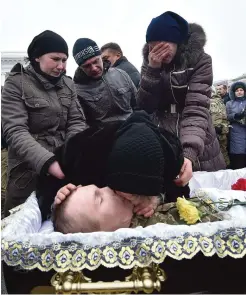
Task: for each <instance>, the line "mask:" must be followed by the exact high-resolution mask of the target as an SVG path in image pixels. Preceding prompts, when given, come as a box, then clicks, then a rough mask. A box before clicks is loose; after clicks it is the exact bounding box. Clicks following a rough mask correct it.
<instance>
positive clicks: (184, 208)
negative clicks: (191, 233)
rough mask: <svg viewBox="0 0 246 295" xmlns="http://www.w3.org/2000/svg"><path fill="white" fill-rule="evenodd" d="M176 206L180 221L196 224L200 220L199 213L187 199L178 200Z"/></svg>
mask: <svg viewBox="0 0 246 295" xmlns="http://www.w3.org/2000/svg"><path fill="white" fill-rule="evenodd" d="M176 206H177V209H178V212H179V216H180V219H181V220H184V221H185V222H186V223H187V224H194V223H196V222H197V221H198V220H200V216H199V211H198V210H197V208H196V207H195V206H194V205H193V204H192V202H189V201H187V200H186V199H185V198H178V199H177V202H176Z"/></svg>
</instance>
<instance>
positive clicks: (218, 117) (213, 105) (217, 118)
mask: <svg viewBox="0 0 246 295" xmlns="http://www.w3.org/2000/svg"><path fill="white" fill-rule="evenodd" d="M210 114H211V116H212V120H213V124H214V127H220V128H222V132H221V134H222V135H223V134H227V133H228V132H229V122H228V120H227V115H226V107H225V105H224V103H223V100H222V98H221V97H220V96H219V95H214V96H212V99H211V100H210Z"/></svg>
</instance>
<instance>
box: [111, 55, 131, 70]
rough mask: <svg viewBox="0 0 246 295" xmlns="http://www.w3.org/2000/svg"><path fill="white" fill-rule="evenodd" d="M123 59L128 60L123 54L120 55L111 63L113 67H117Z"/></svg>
mask: <svg viewBox="0 0 246 295" xmlns="http://www.w3.org/2000/svg"><path fill="white" fill-rule="evenodd" d="M124 61H128V60H127V58H126V57H125V56H122V57H120V58H119V59H118V60H117V61H116V62H115V63H114V65H113V67H117V66H118V65H120V64H121V63H122V62H124Z"/></svg>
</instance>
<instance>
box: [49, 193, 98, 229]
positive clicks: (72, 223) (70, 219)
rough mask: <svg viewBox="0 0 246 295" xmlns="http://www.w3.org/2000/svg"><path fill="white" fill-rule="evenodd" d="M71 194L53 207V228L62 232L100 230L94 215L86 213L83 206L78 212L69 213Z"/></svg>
mask: <svg viewBox="0 0 246 295" xmlns="http://www.w3.org/2000/svg"><path fill="white" fill-rule="evenodd" d="M73 193H76V192H73ZM73 193H72V194H73ZM72 194H71V195H70V196H68V197H67V198H66V199H65V200H64V201H63V202H62V203H61V204H59V205H57V206H55V207H54V209H53V214H52V221H53V225H54V230H55V231H57V232H61V233H63V234H68V233H78V232H81V233H90V232H95V231H100V226H99V224H98V222H97V220H96V219H95V216H90V215H88V214H87V212H86V211H85V210H83V209H84V208H81V211H80V212H79V214H75V215H74V214H73V213H72V214H69V210H70V208H69V202H70V200H71V197H72ZM78 222H79V224H78Z"/></svg>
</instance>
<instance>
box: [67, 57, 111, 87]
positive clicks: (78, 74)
mask: <svg viewBox="0 0 246 295" xmlns="http://www.w3.org/2000/svg"><path fill="white" fill-rule="evenodd" d="M109 68H110V62H109V61H107V60H106V61H103V72H104V73H105V72H107V71H108V69H109ZM91 80H92V78H91V77H88V76H87V75H86V74H85V72H84V71H83V70H82V69H81V68H80V67H78V68H77V70H76V71H75V74H74V77H73V81H74V83H76V84H87V83H89V82H90V81H91Z"/></svg>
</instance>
